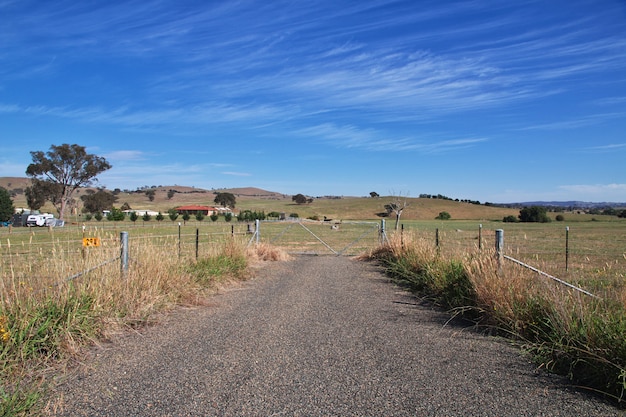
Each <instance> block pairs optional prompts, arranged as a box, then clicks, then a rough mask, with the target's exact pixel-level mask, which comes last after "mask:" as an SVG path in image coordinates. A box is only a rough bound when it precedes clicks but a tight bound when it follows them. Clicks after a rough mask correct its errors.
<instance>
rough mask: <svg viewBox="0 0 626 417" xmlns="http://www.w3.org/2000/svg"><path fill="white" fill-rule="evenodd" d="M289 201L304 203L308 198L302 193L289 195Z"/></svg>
mask: <svg viewBox="0 0 626 417" xmlns="http://www.w3.org/2000/svg"><path fill="white" fill-rule="evenodd" d="M291 201H293V202H295V203H296V204H306V203H307V202H308V199H307V198H306V196H305V195H304V194H296V195H294V196H293V197H291Z"/></svg>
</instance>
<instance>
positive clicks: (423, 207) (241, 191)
mask: <svg viewBox="0 0 626 417" xmlns="http://www.w3.org/2000/svg"><path fill="white" fill-rule="evenodd" d="M29 185H30V179H29V178H27V177H0V187H3V188H5V189H7V190H9V191H13V192H14V193H13V194H14V204H15V205H16V207H24V206H25V205H26V197H25V196H24V189H25V188H26V187H28V186H29ZM147 189H154V190H156V191H157V193H156V199H155V200H154V201H151V202H150V201H148V200H147V198H146V196H145V195H144V192H145V191H146V190H147ZM87 190H88V189H82V190H78V191H77V193H76V197H77V198H80V197H81V195H83V193H84V192H87ZM169 190H174V191H175V195H174V196H172V197H168V191H169ZM110 191H113V190H110ZM219 192H227V193H232V194H233V195H235V197H236V198H237V201H238V207H245V208H251V209H266V210H267V211H272V210H276V209H277V207H275V206H273V205H272V204H269V205H268V206H267V207H265V206H264V205H263V204H260V203H259V202H260V201H266V202H272V201H273V202H276V203H279V202H282V203H284V204H291V203H292V201H291V195H289V194H282V193H279V192H276V191H268V190H264V189H261V188H257V187H241V188H219V189H210V190H209V189H204V188H197V187H189V186H183V185H166V186H159V187H154V188H145V189H138V190H132V191H125V192H121V193H120V194H119V195H118V197H119V204H122V203H124V202H126V203H129V204H130V205H131V206H132V207H133V208H150V209H156V210H167V209H168V208H170V207H175V206H177V205H185V204H212V203H213V200H214V198H215V196H214V195H215V193H219ZM335 198H339V197H335ZM335 198H331V197H326V198H321V199H316V201H318V203H317V204H316V205H318V206H319V204H320V203H319V201H323V200H333V199H335ZM340 199H341V200H343V201H344V202H347V201H360V202H359V203H358V205H360V206H368V205H370V202H368V200H371V199H369V198H357V197H346V198H340ZM410 200H411V201H412V207H411V208H410V209H409V210H407V213H405V214H404V215H407V216H408V217H411V216H412V215H411V211H413V210H415V209H418V208H419V211H420V214H419V215H418V216H419V217H422V216H423V217H425V218H431V217H435V216H436V215H437V213H439V212H440V211H450V210H452V211H454V213H452V212H451V213H452V214H453V218H480V216H483V215H485V214H483V213H482V211H483V210H482V209H480V207H482V208H486V207H485V206H480V205H478V206H477V205H475V204H467V203H461V204H453V205H451V206H448V205H447V203H448V202H447V201H446V200H436V199H427V198H420V199H414V198H411V199H410ZM429 200H432V201H430V202H429ZM374 201H376V200H375V199H374V200H373V201H371V204H372V205H374ZM379 201H385V200H384V198H383V197H381V200H379ZM248 202H249V203H248ZM366 202H367V204H364V203H366ZM378 205H380V206H381V207H372V208H368V209H367V211H364V212H363V214H362V215H363V216H365V215H368V214H367V213H369V212H372V210H376V211H381V210H382V206H383V205H384V203H379V204H378ZM490 205H491V206H492V207H493V208H500V209H507V210H508V211H510V214H516V211H511V210H519V209H520V208H522V207H529V206H546V207H555V208H557V207H558V208H562V209H565V210H593V209H603V208H608V207H612V208H622V207H624V208H626V203H613V202H600V203H594V202H585V201H527V202H519V203H508V204H497V203H496V204H490ZM431 206H432V207H431ZM460 208H462V209H460ZM49 209H51V208H49ZM281 209H282V210H288V209H289V208H285V207H282V208H281ZM299 209H300V210H301V211H303V212H305V210H304V208H302V207H301V208H299ZM503 213H504V214H506V213H505V212H502V213H500V212H498V214H497V215H500V214H503ZM314 214H315V213H314ZM335 215H336V216H340V215H341V214H340V213H336V214H335ZM497 215H496V216H497Z"/></svg>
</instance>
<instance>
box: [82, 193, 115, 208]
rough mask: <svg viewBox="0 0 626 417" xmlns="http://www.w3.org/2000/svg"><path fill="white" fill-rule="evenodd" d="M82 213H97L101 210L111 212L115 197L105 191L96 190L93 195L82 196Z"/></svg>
mask: <svg viewBox="0 0 626 417" xmlns="http://www.w3.org/2000/svg"><path fill="white" fill-rule="evenodd" d="M80 199H81V200H83V213H98V212H101V211H103V210H111V209H112V208H113V204H114V203H115V202H116V201H117V196H115V195H113V193H110V192H108V191H105V190H98V191H96V192H95V193H93V194H88V195H84V196H82V197H81V198H80Z"/></svg>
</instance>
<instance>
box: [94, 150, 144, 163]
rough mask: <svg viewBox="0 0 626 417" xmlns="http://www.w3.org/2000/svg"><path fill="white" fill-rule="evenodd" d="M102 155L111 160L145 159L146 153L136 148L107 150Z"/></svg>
mask: <svg viewBox="0 0 626 417" xmlns="http://www.w3.org/2000/svg"><path fill="white" fill-rule="evenodd" d="M104 157H105V158H107V159H109V160H111V161H135V160H145V159H146V153H145V152H144V151H138V150H118V151H113V152H109V153H107V154H105V155H104Z"/></svg>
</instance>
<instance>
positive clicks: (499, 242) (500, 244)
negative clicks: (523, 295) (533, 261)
mask: <svg viewBox="0 0 626 417" xmlns="http://www.w3.org/2000/svg"><path fill="white" fill-rule="evenodd" d="M568 230H569V229H568ZM495 243H496V256H497V257H498V268H500V259H506V260H509V261H511V262H514V263H516V264H518V265H520V266H523V267H524V268H527V269H530V270H531V271H533V272H536V273H538V274H539V275H543V276H544V277H548V278H550V279H552V280H554V281H556V282H558V283H560V284H563V285H565V286H567V287H569V288H572V289H574V290H576V291H579V292H581V293H583V294H585V295H588V296H590V297H595V298H600V297H598V296H596V295H594V294H592V293H590V292H589V291H585V290H583V289H582V288H580V287H577V286H575V285H573V284H570V283H569V282H567V281H564V280H562V279H560V278H557V277H555V276H553V275H550V274H548V273H546V272H543V271H541V270H539V269H537V268H535V267H533V266H531V265H529V264H527V263H525V262H522V261H520V260H517V259H515V258H513V257H511V256H508V255H504V254H503V253H502V250H503V248H504V230H502V229H497V230H496V242H495Z"/></svg>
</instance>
